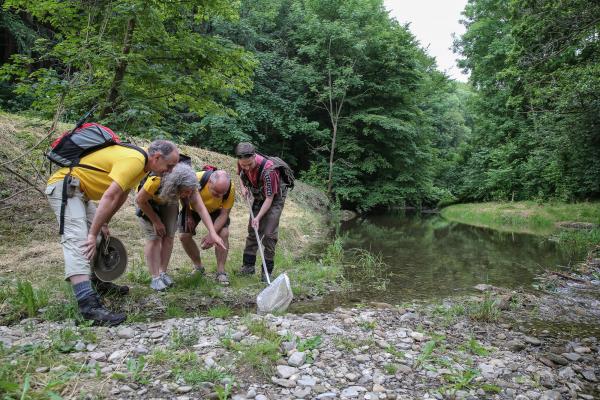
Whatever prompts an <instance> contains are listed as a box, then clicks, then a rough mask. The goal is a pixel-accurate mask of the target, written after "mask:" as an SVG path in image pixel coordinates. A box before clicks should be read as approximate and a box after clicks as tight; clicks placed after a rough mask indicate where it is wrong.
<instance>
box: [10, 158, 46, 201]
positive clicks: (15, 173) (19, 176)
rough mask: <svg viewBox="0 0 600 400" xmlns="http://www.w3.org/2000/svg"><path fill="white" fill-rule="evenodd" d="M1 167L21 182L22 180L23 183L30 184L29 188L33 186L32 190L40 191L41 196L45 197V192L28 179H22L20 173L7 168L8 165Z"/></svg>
mask: <svg viewBox="0 0 600 400" xmlns="http://www.w3.org/2000/svg"><path fill="white" fill-rule="evenodd" d="M1 167H3V168H4V169H5V170H7V171H8V172H10V173H11V174H13V175H15V176H16V177H17V178H19V179H20V180H22V181H23V182H25V183H26V184H28V185H29V186H31V187H32V188H34V189H35V190H37V191H38V193H39V194H41V195H42V196H45V194H44V192H43V191H42V190H41V189H40V188H38V187H37V186H35V185H34V184H33V183H31V182H29V180H28V179H27V178H24V177H22V176H21V175H20V174H19V173H18V172H16V171H15V170H13V169H11V168H9V167H7V166H6V165H2V166H1Z"/></svg>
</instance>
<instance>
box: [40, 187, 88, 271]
mask: <svg viewBox="0 0 600 400" xmlns="http://www.w3.org/2000/svg"><path fill="white" fill-rule="evenodd" d="M62 186H63V182H62V181H59V182H56V183H53V184H51V185H49V186H48V187H47V188H46V197H47V198H48V202H49V203H50V207H51V208H52V210H53V211H54V214H56V219H57V221H58V222H59V224H60V205H61V202H62ZM95 213H96V204H94V203H93V202H91V201H89V200H88V199H87V198H86V197H85V194H83V192H81V190H80V189H76V190H75V194H74V196H73V197H70V198H69V199H67V205H66V207H65V231H64V234H63V235H62V236H61V238H60V244H61V245H62V248H63V254H64V257H65V279H69V278H70V277H71V276H73V275H90V274H91V269H90V262H89V260H88V259H87V257H85V256H84V255H83V248H82V246H83V244H84V243H85V241H86V239H87V235H88V231H89V228H90V226H91V224H92V220H93V219H94V214H95Z"/></svg>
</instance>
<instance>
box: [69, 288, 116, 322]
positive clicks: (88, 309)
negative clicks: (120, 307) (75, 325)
mask: <svg viewBox="0 0 600 400" xmlns="http://www.w3.org/2000/svg"><path fill="white" fill-rule="evenodd" d="M77 304H78V305H79V312H80V313H81V315H82V316H83V318H84V319H87V320H89V321H94V325H101V326H117V325H119V324H120V323H121V322H123V321H125V319H126V318H127V316H126V315H125V314H123V313H115V312H112V311H110V310H108V309H106V308H104V306H103V305H102V303H101V302H100V298H99V297H98V296H97V295H96V294H91V295H89V296H87V297H85V298H83V299H81V300H77Z"/></svg>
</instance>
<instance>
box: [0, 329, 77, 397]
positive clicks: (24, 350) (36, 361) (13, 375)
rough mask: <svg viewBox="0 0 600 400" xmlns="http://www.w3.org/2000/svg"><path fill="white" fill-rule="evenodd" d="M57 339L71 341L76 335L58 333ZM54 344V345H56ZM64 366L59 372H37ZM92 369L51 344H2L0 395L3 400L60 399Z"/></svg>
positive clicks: (0, 348)
mask: <svg viewBox="0 0 600 400" xmlns="http://www.w3.org/2000/svg"><path fill="white" fill-rule="evenodd" d="M56 334H57V335H58V336H56V338H57V340H64V339H71V338H72V334H73V335H75V333H73V332H69V333H66V332H65V333H62V334H60V333H56ZM61 336H62V338H61ZM53 343H54V342H53ZM58 365H62V366H64V368H63V369H62V370H60V371H49V372H46V373H44V372H40V373H38V372H36V369H38V368H39V367H53V366H58ZM88 372H89V369H88V368H87V367H85V366H83V365H81V364H78V363H76V362H75V361H73V359H72V358H71V357H69V356H68V355H67V354H64V352H62V351H60V349H57V348H56V347H55V346H54V345H53V344H51V345H49V346H48V345H42V344H35V345H25V346H14V347H11V348H9V349H7V348H4V347H3V346H2V345H0V393H1V394H2V398H3V399H58V398H61V397H59V395H58V394H59V393H61V391H62V390H63V389H64V388H65V387H66V386H67V385H68V384H69V383H70V382H71V381H74V380H77V379H80V378H83V376H84V375H86V374H87V373H88Z"/></svg>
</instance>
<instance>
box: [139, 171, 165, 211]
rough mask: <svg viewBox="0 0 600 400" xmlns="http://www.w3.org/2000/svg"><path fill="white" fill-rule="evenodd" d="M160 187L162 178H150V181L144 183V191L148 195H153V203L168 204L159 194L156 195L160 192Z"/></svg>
mask: <svg viewBox="0 0 600 400" xmlns="http://www.w3.org/2000/svg"><path fill="white" fill-rule="evenodd" d="M159 187H160V176H149V177H148V179H146V182H144V186H142V189H144V190H145V191H146V192H147V193H148V194H150V195H152V201H154V202H155V203H156V204H165V203H166V202H165V201H164V200H163V199H162V198H161V197H160V195H159V194H157V193H156V192H158V188H159Z"/></svg>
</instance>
